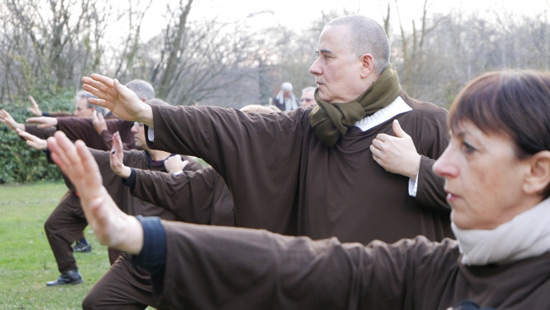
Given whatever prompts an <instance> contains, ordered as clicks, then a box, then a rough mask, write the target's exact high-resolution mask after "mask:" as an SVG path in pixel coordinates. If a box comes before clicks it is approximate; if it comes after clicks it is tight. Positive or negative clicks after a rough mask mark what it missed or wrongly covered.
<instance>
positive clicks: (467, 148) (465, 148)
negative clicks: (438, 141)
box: [462, 142, 476, 154]
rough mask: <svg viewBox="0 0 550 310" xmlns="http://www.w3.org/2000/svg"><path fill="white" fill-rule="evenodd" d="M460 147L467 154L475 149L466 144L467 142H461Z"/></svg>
mask: <svg viewBox="0 0 550 310" xmlns="http://www.w3.org/2000/svg"><path fill="white" fill-rule="evenodd" d="M462 149H463V150H464V152H466V153H468V154H470V153H473V152H475V151H476V148H475V147H473V146H471V145H470V144H468V142H462Z"/></svg>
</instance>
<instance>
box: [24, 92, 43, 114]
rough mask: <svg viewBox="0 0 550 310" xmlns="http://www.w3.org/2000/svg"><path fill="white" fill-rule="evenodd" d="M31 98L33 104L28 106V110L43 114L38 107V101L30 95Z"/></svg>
mask: <svg viewBox="0 0 550 310" xmlns="http://www.w3.org/2000/svg"><path fill="white" fill-rule="evenodd" d="M29 100H30V101H31V106H30V107H28V108H27V111H29V112H31V113H32V114H34V115H36V116H42V111H41V110H40V108H39V107H38V103H36V101H34V98H33V97H32V96H29Z"/></svg>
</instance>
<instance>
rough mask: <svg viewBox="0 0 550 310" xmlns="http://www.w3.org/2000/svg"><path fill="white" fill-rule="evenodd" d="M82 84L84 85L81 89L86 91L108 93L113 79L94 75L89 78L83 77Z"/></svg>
mask: <svg viewBox="0 0 550 310" xmlns="http://www.w3.org/2000/svg"><path fill="white" fill-rule="evenodd" d="M82 83H83V84H84V85H82V87H83V88H84V89H85V90H88V91H90V90H96V91H100V92H108V91H109V90H110V89H111V88H112V87H113V79H111V78H108V77H106V76H104V75H101V74H97V73H94V74H92V75H90V76H89V77H87V76H85V77H83V78H82ZM87 88H89V89H87Z"/></svg>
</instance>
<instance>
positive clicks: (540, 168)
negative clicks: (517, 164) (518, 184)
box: [523, 151, 550, 194]
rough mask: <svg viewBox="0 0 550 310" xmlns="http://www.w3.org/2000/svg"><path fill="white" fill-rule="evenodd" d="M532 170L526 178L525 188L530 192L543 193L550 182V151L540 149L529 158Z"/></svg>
mask: <svg viewBox="0 0 550 310" xmlns="http://www.w3.org/2000/svg"><path fill="white" fill-rule="evenodd" d="M529 163H530V168H531V170H530V171H529V173H528V174H527V176H526V178H525V182H524V184H523V190H524V191H525V192H526V193H528V194H537V193H538V194H542V193H543V192H544V191H545V190H546V188H547V187H548V184H550V151H540V152H538V153H536V154H535V155H533V156H532V157H531V158H529Z"/></svg>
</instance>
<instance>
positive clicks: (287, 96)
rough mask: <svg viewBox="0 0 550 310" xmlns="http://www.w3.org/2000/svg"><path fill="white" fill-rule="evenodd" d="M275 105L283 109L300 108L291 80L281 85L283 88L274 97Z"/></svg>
mask: <svg viewBox="0 0 550 310" xmlns="http://www.w3.org/2000/svg"><path fill="white" fill-rule="evenodd" d="M273 105H274V106H276V107H277V108H279V110H281V111H292V110H296V109H297V108H298V101H297V100H296V96H294V93H292V84H290V82H284V83H283V84H282V85H281V90H280V91H279V93H278V94H277V96H275V98H273Z"/></svg>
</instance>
